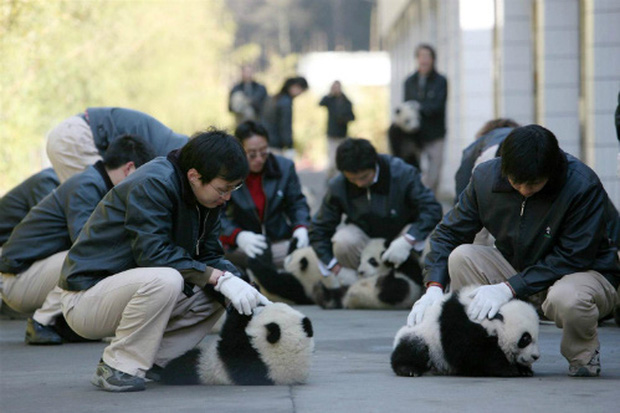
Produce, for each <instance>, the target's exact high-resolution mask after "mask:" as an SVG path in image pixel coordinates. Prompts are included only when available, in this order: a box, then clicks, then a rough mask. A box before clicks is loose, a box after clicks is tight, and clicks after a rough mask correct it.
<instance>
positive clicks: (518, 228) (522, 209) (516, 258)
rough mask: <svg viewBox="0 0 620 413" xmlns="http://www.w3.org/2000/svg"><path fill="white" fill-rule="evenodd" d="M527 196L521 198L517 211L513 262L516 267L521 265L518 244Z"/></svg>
mask: <svg viewBox="0 0 620 413" xmlns="http://www.w3.org/2000/svg"><path fill="white" fill-rule="evenodd" d="M526 202H527V198H525V197H524V198H523V201H522V202H521V212H520V213H519V226H518V227H517V242H516V244H515V264H516V267H517V269H518V268H520V267H521V259H520V258H519V257H520V255H519V244H520V240H521V225H523V213H524V212H525V203H526Z"/></svg>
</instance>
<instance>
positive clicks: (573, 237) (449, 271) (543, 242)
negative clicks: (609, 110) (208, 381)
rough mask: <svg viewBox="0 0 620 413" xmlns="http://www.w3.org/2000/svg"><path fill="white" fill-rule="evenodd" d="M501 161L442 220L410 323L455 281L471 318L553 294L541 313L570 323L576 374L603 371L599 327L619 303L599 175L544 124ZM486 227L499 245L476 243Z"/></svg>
mask: <svg viewBox="0 0 620 413" xmlns="http://www.w3.org/2000/svg"><path fill="white" fill-rule="evenodd" d="M501 154H502V156H501V158H496V159H494V160H491V161H489V162H485V163H483V164H481V165H479V166H478V167H477V168H476V169H475V170H474V173H473V176H472V179H471V181H470V183H469V185H468V186H467V188H466V189H465V191H464V192H463V194H462V195H461V197H460V198H459V202H458V203H457V204H456V206H455V207H454V209H452V210H451V211H450V212H448V213H447V214H446V215H445V217H444V218H443V220H442V222H441V223H440V224H439V225H438V226H437V228H436V229H435V231H434V232H433V235H432V237H431V241H430V252H429V253H428V255H427V256H426V263H425V270H424V273H425V283H426V286H427V291H426V293H425V295H423V296H422V297H421V298H420V299H419V300H418V301H417V302H416V303H415V304H414V305H413V308H412V310H411V313H410V315H409V317H408V320H407V322H408V324H410V325H414V324H417V323H419V322H420V321H422V319H423V317H424V313H425V311H426V309H427V308H428V307H429V306H430V305H432V304H433V303H434V302H435V301H436V300H438V299H440V298H441V296H442V291H443V289H445V288H446V287H447V286H448V284H450V286H451V287H450V288H451V289H452V290H458V289H460V288H461V287H463V286H465V285H468V284H479V285H482V287H479V288H477V289H475V290H474V291H473V292H472V293H471V297H472V298H473V301H472V304H471V306H470V310H469V316H470V317H471V318H473V319H478V320H481V319H483V318H485V317H489V318H492V317H493V316H494V315H495V314H496V313H497V311H498V309H499V308H500V307H501V305H502V304H504V303H505V302H507V301H508V300H510V299H511V298H513V297H517V298H526V297H529V296H531V295H533V294H536V293H538V292H540V291H543V290H547V298H546V300H545V301H544V302H543V305H542V310H543V312H544V315H545V317H547V318H548V319H550V320H553V321H554V322H555V323H556V325H557V326H558V327H560V328H562V329H563V334H562V343H561V353H562V355H563V356H564V357H565V358H566V359H567V360H568V362H569V364H570V366H569V373H568V374H569V375H570V376H586V377H589V376H598V375H599V372H600V360H599V341H598V335H597V323H598V321H599V320H600V319H602V318H604V317H605V316H607V315H609V314H611V312H612V311H613V308H614V306H615V304H616V301H617V299H618V298H617V295H616V288H617V287H618V284H619V283H620V262H619V260H618V255H617V248H616V247H615V246H614V245H613V244H612V243H611V242H610V240H609V236H608V234H607V229H606V222H605V216H606V213H607V210H606V204H607V201H608V198H607V196H606V193H605V191H604V189H603V186H602V185H601V182H600V180H599V178H598V177H597V175H596V174H595V173H594V171H592V170H591V169H590V168H588V167H587V166H586V165H585V164H583V163H582V162H581V161H579V160H578V159H576V158H574V157H573V156H571V155H568V154H566V153H565V152H563V151H562V150H561V149H560V148H559V146H558V141H557V139H556V137H555V136H554V135H553V133H552V132H551V131H549V130H547V129H545V128H543V127H541V126H539V125H528V126H523V127H520V128H516V129H515V130H513V131H512V132H511V133H510V134H509V135H508V137H507V138H506V139H505V140H504V142H503V144H502V151H501ZM483 226H484V227H485V228H487V229H488V230H489V232H490V233H491V235H493V236H494V237H495V239H496V242H495V247H488V246H481V245H471V244H470V243H471V241H472V240H473V238H474V235H475V234H476V233H477V232H478V231H479V230H480V228H482V227H483Z"/></svg>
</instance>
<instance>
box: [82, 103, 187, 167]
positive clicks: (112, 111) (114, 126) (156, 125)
mask: <svg viewBox="0 0 620 413" xmlns="http://www.w3.org/2000/svg"><path fill="white" fill-rule="evenodd" d="M86 113H87V122H88V124H89V125H90V129H91V130H92V132H93V138H94V140H95V146H96V147H97V149H99V153H100V154H101V155H103V154H104V153H105V151H106V150H107V149H108V146H110V143H112V141H113V140H114V139H116V138H118V137H119V136H120V135H124V134H132V135H138V136H141V137H142V138H144V140H145V141H147V142H148V143H149V144H151V146H152V147H153V151H154V152H155V155H157V156H165V155H167V154H168V153H169V152H170V151H171V150H173V149H178V148H180V147H182V146H183V145H185V144H186V143H187V141H188V139H189V138H188V137H187V136H185V135H181V134H178V133H175V132H173V131H172V130H171V129H170V128H168V127H167V126H166V125H164V124H163V123H161V122H160V121H158V120H157V119H155V118H154V117H152V116H150V115H147V114H146V113H142V112H138V111H137V110H132V109H124V108H112V107H104V108H88V109H86Z"/></svg>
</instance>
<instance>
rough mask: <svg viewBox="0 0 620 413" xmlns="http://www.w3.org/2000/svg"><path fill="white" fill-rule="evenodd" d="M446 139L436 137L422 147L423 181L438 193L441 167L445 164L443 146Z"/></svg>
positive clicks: (421, 166)
mask: <svg viewBox="0 0 620 413" xmlns="http://www.w3.org/2000/svg"><path fill="white" fill-rule="evenodd" d="M444 141H445V139H443V138H442V139H436V140H434V141H432V142H429V143H427V144H426V145H424V146H423V147H422V150H421V154H420V170H421V171H422V183H423V184H424V186H426V187H427V188H429V189H431V190H432V191H433V193H435V194H437V190H438V189H439V179H440V177H441V167H442V165H443V147H444Z"/></svg>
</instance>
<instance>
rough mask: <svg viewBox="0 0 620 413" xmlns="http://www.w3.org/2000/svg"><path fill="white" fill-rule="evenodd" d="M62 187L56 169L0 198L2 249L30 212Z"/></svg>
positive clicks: (49, 169) (34, 178)
mask: <svg viewBox="0 0 620 413" xmlns="http://www.w3.org/2000/svg"><path fill="white" fill-rule="evenodd" d="M58 185H60V182H59V181H58V176H56V172H54V169H52V168H47V169H44V170H42V171H41V172H39V173H37V174H34V175H32V176H31V177H30V178H28V179H26V180H25V181H24V182H22V183H21V184H19V185H17V186H16V187H15V188H13V189H11V190H10V191H9V192H7V193H6V194H5V195H4V196H3V197H2V198H0V247H1V246H2V245H3V244H4V243H5V242H6V240H8V239H9V235H11V232H12V231H13V228H15V226H16V225H17V224H19V223H20V221H21V220H22V219H24V217H25V216H26V214H28V211H30V210H31V209H32V207H34V206H35V205H36V204H38V203H39V202H40V201H41V200H42V199H43V198H45V197H46V196H47V195H48V194H49V193H50V192H52V190H53V189H54V188H56V187H57V186H58Z"/></svg>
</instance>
